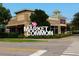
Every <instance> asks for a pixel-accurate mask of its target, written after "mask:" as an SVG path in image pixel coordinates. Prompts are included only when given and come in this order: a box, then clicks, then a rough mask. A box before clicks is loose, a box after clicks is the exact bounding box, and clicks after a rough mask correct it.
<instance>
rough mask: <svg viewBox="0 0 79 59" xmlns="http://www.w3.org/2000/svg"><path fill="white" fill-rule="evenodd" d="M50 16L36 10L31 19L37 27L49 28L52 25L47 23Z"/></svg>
mask: <svg viewBox="0 0 79 59" xmlns="http://www.w3.org/2000/svg"><path fill="white" fill-rule="evenodd" d="M48 17H49V16H48V15H47V14H46V13H45V12H44V11H43V10H40V9H35V11H34V13H32V14H31V16H30V18H31V21H32V22H36V23H37V26H49V25H50V23H49V22H48V21H47V18H48Z"/></svg>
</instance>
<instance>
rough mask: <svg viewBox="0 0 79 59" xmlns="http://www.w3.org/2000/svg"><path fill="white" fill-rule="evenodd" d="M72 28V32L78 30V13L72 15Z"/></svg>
mask: <svg viewBox="0 0 79 59" xmlns="http://www.w3.org/2000/svg"><path fill="white" fill-rule="evenodd" d="M72 28H73V30H79V12H77V13H75V14H74V18H73V20H72Z"/></svg>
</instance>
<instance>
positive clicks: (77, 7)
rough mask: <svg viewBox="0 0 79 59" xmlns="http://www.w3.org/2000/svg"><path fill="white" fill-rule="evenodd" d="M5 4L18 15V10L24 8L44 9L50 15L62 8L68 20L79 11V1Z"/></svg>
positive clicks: (12, 12) (4, 4)
mask: <svg viewBox="0 0 79 59" xmlns="http://www.w3.org/2000/svg"><path fill="white" fill-rule="evenodd" d="M3 6H4V7H6V8H7V9H10V11H11V14H12V16H15V15H16V14H15V12H16V11H19V10H23V9H32V10H34V9H42V10H44V11H45V12H46V13H47V14H48V15H49V16H52V15H53V11H55V10H60V11H61V15H63V16H65V17H66V18H67V21H68V22H70V21H71V20H72V19H73V15H74V14H75V13H77V12H79V3H3Z"/></svg>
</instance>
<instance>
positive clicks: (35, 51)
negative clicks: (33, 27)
mask: <svg viewBox="0 0 79 59" xmlns="http://www.w3.org/2000/svg"><path fill="white" fill-rule="evenodd" d="M0 56H79V35H74V36H70V37H66V38H61V39H49V40H48V42H24V43H13V42H0Z"/></svg>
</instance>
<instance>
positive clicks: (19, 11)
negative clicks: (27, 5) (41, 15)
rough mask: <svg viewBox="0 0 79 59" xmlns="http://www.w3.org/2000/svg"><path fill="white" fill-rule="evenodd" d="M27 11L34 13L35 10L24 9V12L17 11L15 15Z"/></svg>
mask: <svg viewBox="0 0 79 59" xmlns="http://www.w3.org/2000/svg"><path fill="white" fill-rule="evenodd" d="M25 11H29V12H33V10H30V9H24V10H20V11H16V12H15V13H16V14H18V13H21V12H25Z"/></svg>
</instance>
